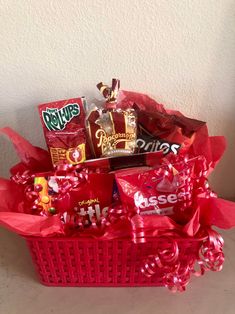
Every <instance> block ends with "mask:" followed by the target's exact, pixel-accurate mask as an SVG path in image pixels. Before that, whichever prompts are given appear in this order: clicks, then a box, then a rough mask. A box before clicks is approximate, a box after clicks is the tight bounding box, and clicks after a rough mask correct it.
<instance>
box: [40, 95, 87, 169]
mask: <svg viewBox="0 0 235 314" xmlns="http://www.w3.org/2000/svg"><path fill="white" fill-rule="evenodd" d="M84 101H85V99H84V98H75V99H68V100H61V101H56V102H52V103H47V104H42V105H39V107H38V109H39V113H40V118H41V122H42V126H43V130H44V134H45V138H46V142H47V146H48V149H49V151H50V155H51V160H52V163H53V165H56V164H57V163H58V162H59V161H61V160H66V161H67V162H68V163H70V164H78V163H81V162H83V161H84V160H85V159H86V153H87V145H86V134H85V113H84V108H83V105H84Z"/></svg>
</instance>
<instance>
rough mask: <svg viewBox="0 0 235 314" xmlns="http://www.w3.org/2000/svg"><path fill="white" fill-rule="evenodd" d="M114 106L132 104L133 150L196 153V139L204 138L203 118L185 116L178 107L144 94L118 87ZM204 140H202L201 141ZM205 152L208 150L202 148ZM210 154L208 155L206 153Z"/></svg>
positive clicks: (197, 150)
mask: <svg viewBox="0 0 235 314" xmlns="http://www.w3.org/2000/svg"><path fill="white" fill-rule="evenodd" d="M117 108H121V109H123V110H124V109H125V108H134V109H135V111H136V113H137V117H138V134H137V141H136V151H137V152H153V151H163V153H164V154H165V155H166V154H169V153H173V154H175V155H177V154H179V152H180V151H181V152H184V153H188V152H190V150H194V155H195V156H197V155H200V154H201V151H199V150H200V148H199V147H198V145H197V144H198V141H199V140H202V139H203V140H206V139H208V131H207V126H206V123H205V122H202V121H199V120H195V119H191V118H188V117H185V116H184V115H182V114H181V113H180V112H178V111H174V110H166V109H165V108H164V106H163V105H161V104H159V103H157V102H156V101H155V100H154V99H152V98H150V97H149V96H147V95H144V94H140V93H135V92H129V91H120V93H119V97H118V100H117ZM204 144H205V143H204ZM205 154H208V152H206V151H204V154H203V155H204V156H205ZM209 157H210V156H209Z"/></svg>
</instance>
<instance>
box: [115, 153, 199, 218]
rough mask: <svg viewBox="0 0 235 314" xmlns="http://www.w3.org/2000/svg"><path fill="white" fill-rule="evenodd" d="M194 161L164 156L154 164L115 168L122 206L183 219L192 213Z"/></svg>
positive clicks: (149, 213)
mask: <svg viewBox="0 0 235 314" xmlns="http://www.w3.org/2000/svg"><path fill="white" fill-rule="evenodd" d="M194 165H195V160H194V159H192V160H187V159H186V160H185V161H184V160H180V158H177V159H175V160H174V161H173V163H170V162H169V160H167V159H165V160H164V159H163V161H162V162H161V163H160V164H158V165H157V164H156V166H155V167H154V168H150V169H143V168H142V169H141V168H135V169H129V170H121V171H118V172H116V180H117V184H118V190H119V192H120V197H121V200H122V204H123V206H126V207H127V209H128V211H130V212H131V211H132V212H135V213H137V214H140V215H154V214H156V215H169V216H171V218H172V219H174V220H176V221H179V222H183V221H185V220H186V217H188V216H190V214H191V210H190V207H191V205H192V201H193V188H194V186H193V176H194V175H193V168H194Z"/></svg>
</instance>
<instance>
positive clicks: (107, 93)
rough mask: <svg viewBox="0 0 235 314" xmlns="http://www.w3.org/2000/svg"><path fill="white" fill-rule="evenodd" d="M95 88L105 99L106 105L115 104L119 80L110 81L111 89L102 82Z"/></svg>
mask: <svg viewBox="0 0 235 314" xmlns="http://www.w3.org/2000/svg"><path fill="white" fill-rule="evenodd" d="M96 86H97V88H98V90H99V91H100V92H101V94H102V95H103V96H104V98H105V99H106V103H109V104H110V103H115V102H116V101H117V96H118V92H119V88H120V80H118V79H112V86H111V87H109V86H107V85H105V84H104V83H103V82H100V83H98V84H97V85H96Z"/></svg>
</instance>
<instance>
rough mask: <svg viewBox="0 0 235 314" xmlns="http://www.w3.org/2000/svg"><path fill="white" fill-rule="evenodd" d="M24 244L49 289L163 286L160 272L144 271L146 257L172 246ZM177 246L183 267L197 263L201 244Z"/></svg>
mask: <svg viewBox="0 0 235 314" xmlns="http://www.w3.org/2000/svg"><path fill="white" fill-rule="evenodd" d="M26 241H27V244H28V247H29V250H30V252H31V256H32V259H33V262H34V265H35V267H36V271H37V273H38V275H39V278H40V281H41V283H43V284H45V285H48V286H79V287H86V286H91V287H95V286H100V287H101V286H107V287H108V286H120V287H132V286H164V285H165V281H164V275H166V273H164V270H163V268H160V267H156V269H155V271H154V274H153V275H152V276H146V274H144V271H143V267H144V262H145V261H146V257H147V256H149V255H150V254H152V253H153V252H160V251H161V252H163V251H168V250H169V249H170V248H171V246H172V241H170V240H167V238H163V239H161V238H156V239H152V240H151V241H148V242H147V243H139V244H135V243H133V242H132V241H131V240H106V241H105V240H104V241H102V240H93V239H78V238H38V237H27V238H26ZM177 244H178V247H179V257H178V259H179V261H180V264H181V266H182V265H188V264H189V263H190V261H192V260H193V261H195V260H196V259H197V254H198V251H199V248H200V246H201V244H202V240H197V239H183V238H182V239H177ZM141 270H142V271H141ZM152 271H153V269H152Z"/></svg>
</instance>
